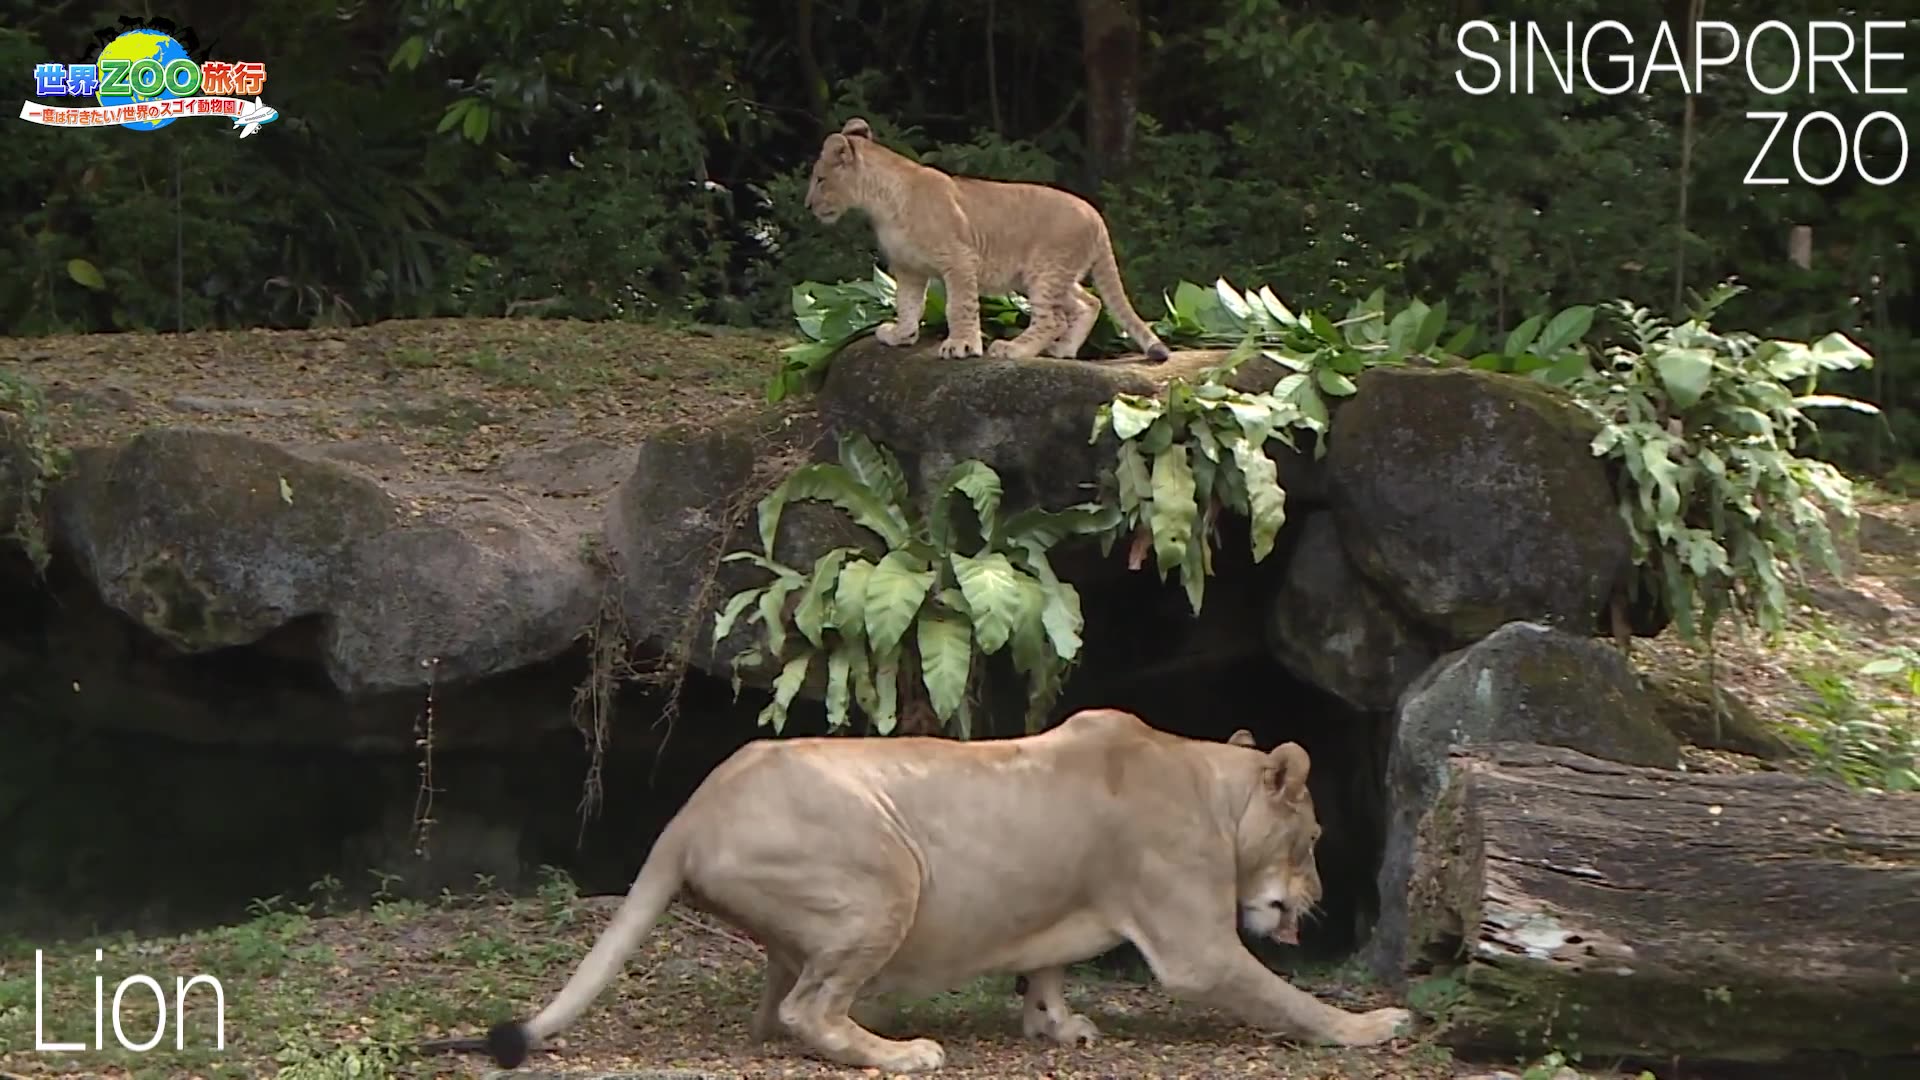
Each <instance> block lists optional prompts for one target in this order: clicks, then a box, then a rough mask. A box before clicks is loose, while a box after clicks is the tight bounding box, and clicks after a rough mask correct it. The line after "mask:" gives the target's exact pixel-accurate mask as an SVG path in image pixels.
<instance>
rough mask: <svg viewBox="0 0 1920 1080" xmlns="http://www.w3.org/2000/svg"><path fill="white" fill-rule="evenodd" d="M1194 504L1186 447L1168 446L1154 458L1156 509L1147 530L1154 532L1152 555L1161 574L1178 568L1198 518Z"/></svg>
mask: <svg viewBox="0 0 1920 1080" xmlns="http://www.w3.org/2000/svg"><path fill="white" fill-rule="evenodd" d="M1199 514H1200V511H1199V507H1197V506H1195V505H1194V501H1193V470H1192V469H1191V468H1190V467H1189V466H1188V465H1187V448H1186V446H1185V445H1176V446H1171V447H1169V448H1168V449H1167V450H1166V452H1164V453H1161V454H1158V455H1156V456H1155V457H1154V459H1153V507H1152V509H1151V510H1150V511H1149V512H1148V515H1147V523H1148V527H1149V528H1150V529H1152V530H1153V556H1154V560H1155V561H1156V562H1157V563H1158V564H1159V566H1160V573H1161V576H1162V577H1165V575H1166V572H1167V571H1168V570H1170V569H1172V568H1173V567H1174V566H1176V565H1178V563H1179V561H1180V559H1181V558H1182V557H1183V556H1184V555H1185V553H1186V550H1187V544H1188V542H1189V541H1190V540H1191V539H1192V538H1193V530H1194V527H1195V525H1196V524H1197V522H1198V519H1199Z"/></svg>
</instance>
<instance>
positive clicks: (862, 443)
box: [840, 271, 907, 507]
mask: <svg viewBox="0 0 1920 1080" xmlns="http://www.w3.org/2000/svg"><path fill="white" fill-rule="evenodd" d="M878 272H879V271H875V273H878ZM840 463H841V464H842V465H845V466H846V467H847V472H849V473H851V474H852V475H853V478H854V479H855V480H857V481H859V483H860V484H861V486H863V487H865V488H866V489H867V490H868V491H871V492H873V493H874V494H875V495H877V496H879V497H880V498H881V499H884V500H886V501H887V502H889V503H892V504H893V505H894V506H896V507H904V506H905V504H906V501H907V474H906V473H905V472H903V471H902V470H901V468H900V462H899V461H898V460H897V459H896V458H895V457H894V456H893V452H892V451H891V450H888V449H887V448H886V447H884V446H879V445H877V444H875V443H874V441H873V440H872V439H869V438H867V437H866V436H865V435H860V434H857V433H856V434H851V435H844V436H842V437H841V438H840Z"/></svg>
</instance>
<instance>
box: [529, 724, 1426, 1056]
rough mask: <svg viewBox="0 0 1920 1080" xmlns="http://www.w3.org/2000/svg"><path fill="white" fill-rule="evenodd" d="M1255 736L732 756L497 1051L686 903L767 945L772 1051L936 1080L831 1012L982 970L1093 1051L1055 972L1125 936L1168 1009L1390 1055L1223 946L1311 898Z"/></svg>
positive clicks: (767, 1026) (573, 1002) (785, 745)
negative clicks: (554, 992) (1013, 986)
mask: <svg viewBox="0 0 1920 1080" xmlns="http://www.w3.org/2000/svg"><path fill="white" fill-rule="evenodd" d="M1252 742H1253V740H1252V738H1251V736H1249V735H1247V733H1246V732H1244V731H1242V732H1238V733H1236V734H1235V736H1234V738H1233V739H1232V740H1230V741H1229V742H1228V743H1209V742H1202V741H1199V740H1194V739H1186V738H1181V737H1178V736H1175V735H1171V734H1168V733H1166V732H1162V731H1157V730H1155V729H1153V728H1151V727H1149V726H1147V725H1146V724H1145V723H1143V722H1142V721H1141V720H1140V719H1139V718H1137V717H1135V716H1133V715H1131V714H1129V713H1125V712H1120V711H1117V710H1112V709H1092V710H1086V711H1082V712H1079V713H1076V714H1074V715H1073V716H1071V717H1069V718H1067V720H1066V721H1065V722H1063V723H1062V724H1060V725H1059V726H1058V727H1055V728H1053V729H1052V730H1050V731H1046V732H1042V733H1041V734H1038V735H1032V736H1027V737H1024V738H1015V739H994V740H985V741H978V742H961V741H957V740H950V739H939V738H918V737H900V736H895V737H891V738H885V737H882V738H864V739H863V738H845V737H842V738H793V739H777V740H759V741H755V742H752V743H749V744H748V745H747V746H745V747H743V748H742V749H741V750H739V751H738V752H737V753H735V754H734V755H733V756H732V757H730V758H729V759H727V760H726V761H725V762H723V763H721V765H720V766H719V768H717V769H715V770H714V771H713V773H712V774H711V775H710V776H709V777H708V778H707V779H706V781H705V782H703V783H702V784H701V785H700V787H699V789H698V790H696V791H695V792H694V794H693V797H692V798H691V799H689V800H688V801H687V803H686V805H685V806H684V807H683V808H682V809H681V811H680V812H679V813H678V814H677V815H676V816H675V817H674V819H673V820H672V821H671V822H669V823H668V825H667V827H666V829H665V830H664V831H663V832H662V833H661V836H660V839H659V840H658V841H657V842H656V843H655V845H654V848H653V851H652V852H651V853H650V854H649V855H648V857H647V861H646V865H645V866H644V867H643V868H642V869H641V871H640V874H639V877H638V878H637V879H635V881H634V883H633V888H632V891H631V892H630V893H629V894H628V896H627V900H626V901H625V903H624V904H623V905H622V906H621V908H620V910H619V912H618V913H617V914H616V915H615V916H614V918H613V921H612V923H611V924H610V925H609V926H608V927H607V929H606V930H605V931H604V932H603V933H602V934H601V936H600V940H599V941H598V942H597V943H595V945H594V947H593V950H592V951H591V952H590V953H589V954H588V955H587V958H586V959H585V960H584V961H583V962H582V963H581V965H580V968H579V970H578V971H576V972H575V973H574V975H573V978H572V979H570V980H569V981H568V983H567V985H566V987H565V988H564V989H562V990H561V991H560V994H559V996H558V997H557V998H555V1000H554V1001H553V1003H552V1004H550V1005H548V1006H547V1007H546V1008H545V1009H544V1010H542V1011H541V1012H540V1013H539V1015H537V1016H535V1017H533V1019H532V1020H530V1021H528V1022H526V1023H525V1024H522V1025H519V1026H518V1031H517V1032H516V1033H515V1034H516V1035H518V1036H521V1037H523V1038H524V1042H523V1045H527V1046H533V1047H537V1046H539V1045H541V1042H542V1040H544V1039H546V1038H548V1037H550V1036H552V1035H553V1034H554V1033H555V1032H557V1031H560V1030H561V1029H562V1028H564V1027H566V1026H567V1025H568V1024H570V1023H572V1022H573V1021H574V1019H575V1018H577V1017H578V1016H579V1015H580V1014H581V1013H582V1012H583V1011H584V1010H585V1009H586V1008H587V1006H588V1004H589V1003H590V1002H591V1001H592V1000H593V998H594V997H595V995H597V994H598V993H599V992H600V991H601V990H603V989H604V988H605V987H606V986H607V984H608V983H610V982H611V981H612V980H613V979H614V977H615V976H616V975H617V974H618V973H619V971H620V969H621V967H622V965H623V963H624V961H625V959H626V957H627V956H628V954H629V953H631V952H632V951H633V949H634V948H635V947H636V946H637V945H638V944H639V943H640V941H641V940H642V939H643V938H644V937H645V936H646V934H647V931H648V929H649V928H650V927H651V926H652V925H653V923H654V921H655V920H656V919H658V918H659V917H660V915H661V914H662V913H663V912H664V910H665V909H666V907H667V905H668V903H669V901H671V899H672V898H673V897H674V895H675V894H676V892H677V891H678V890H680V889H681V888H683V887H684V888H685V889H686V890H687V891H688V892H689V893H691V894H692V896H693V898H694V899H695V901H696V902H697V903H698V904H699V905H700V906H701V907H703V908H705V909H707V910H710V911H714V912H718V913H720V914H721V915H722V916H724V917H725V918H726V919H727V920H728V921H730V922H732V923H734V924H735V925H737V926H739V927H741V928H743V929H745V930H746V931H747V932H749V933H751V934H752V935H753V936H754V937H756V938H757V939H759V940H760V941H761V942H762V943H764V944H765V946H766V948H767V981H766V988H765V994H764V996H763V998H762V1000H761V1003H760V1007H759V1010H758V1012H757V1014H756V1015H755V1017H754V1020H753V1023H752V1026H751V1032H752V1034H753V1036H754V1037H755V1038H756V1039H765V1038H770V1037H772V1036H775V1035H780V1034H787V1035H792V1036H795V1037H797V1038H798V1039H799V1040H800V1041H801V1042H802V1043H803V1044H805V1046H806V1047H808V1048H809V1049H810V1050H812V1051H813V1052H814V1053H815V1054H818V1055H819V1056H821V1057H823V1058H826V1059H828V1060H830V1061H835V1062H839V1063H842V1064H846V1065H853V1066H857V1067H871V1068H880V1069H884V1070H886V1071H888V1072H908V1071H918V1070H926V1069H935V1068H939V1067H940V1066H941V1065H942V1064H944V1062H945V1060H946V1052H945V1050H944V1049H943V1048H942V1047H941V1046H940V1044H939V1043H937V1042H935V1041H933V1040H932V1039H926V1038H908V1039H904V1040H895V1039H889V1038H883V1037H881V1036H879V1035H876V1034H874V1033H873V1031H871V1030H870V1027H869V1026H867V1025H863V1024H862V1023H861V1022H859V1021H856V1020H855V1019H853V1017H852V1016H850V1015H849V1010H850V1009H853V1007H854V1006H855V1005H856V1002H857V1001H858V1003H859V1004H860V1005H862V1006H865V1005H867V1004H868V1003H869V1002H870V1001H871V999H872V998H873V997H874V996H875V995H879V994H894V993H905V994H911V995H916V996H917V995H923V994H930V993H936V992H939V991H942V990H946V989H950V988H954V987H957V986H959V985H962V984H964V983H966V982H967V981H969V980H971V979H974V978H976V977H978V976H981V975H986V974H990V973H996V972H999V973H1008V972H1013V973H1025V975H1026V980H1027V991H1026V1002H1025V1007H1024V1010H1023V1018H1022V1028H1023V1030H1025V1031H1026V1032H1027V1033H1028V1034H1029V1035H1032V1036H1035V1037H1043V1038H1048V1039H1052V1040H1054V1041H1056V1042H1060V1043H1063V1044H1075V1043H1081V1042H1091V1041H1092V1040H1093V1038H1094V1037H1095V1036H1096V1034H1097V1031H1096V1029H1095V1028H1094V1026H1093V1024H1092V1022H1091V1021H1089V1020H1088V1019H1087V1018H1086V1017H1084V1016H1081V1015H1078V1014H1075V1013H1073V1012H1072V1011H1071V1010H1069V1009H1068V1008H1067V1004H1066V1000H1065V998H1064V996H1063V993H1062V990H1063V986H1064V980H1065V967H1066V965H1068V964H1071V963H1075V962H1077V961H1080V960H1084V959H1087V958H1090V957H1093V956H1096V955H1098V954H1099V953H1101V952H1104V951H1106V950H1107V949H1110V948H1112V947H1114V946H1116V945H1118V944H1120V943H1121V942H1123V941H1131V942H1132V943H1133V944H1134V945H1135V946H1136V947H1138V948H1139V950H1140V952H1141V953H1142V954H1143V955H1144V956H1145V957H1146V960H1147V963H1148V964H1149V965H1150V966H1151V968H1152V970H1153V973H1154V975H1155V977H1156V978H1157V979H1158V980H1159V982H1160V983H1161V984H1162V985H1164V986H1166V987H1167V988H1168V989H1170V990H1171V991H1173V992H1174V993H1175V994H1177V995H1180V996H1182V997H1185V998H1190V999H1192V1000H1195V1001H1197V1002H1200V1003H1203V1004H1206V1005H1210V1006H1213V1007H1216V1008H1219V1009H1221V1010H1223V1011H1225V1012H1228V1013H1230V1014H1233V1015H1236V1016H1238V1017H1240V1018H1241V1019H1242V1020H1244V1021H1245V1022H1247V1023H1249V1024H1253V1025H1256V1026H1258V1027H1261V1028H1264V1029H1267V1030H1270V1031H1274V1032H1279V1033H1282V1034H1286V1035H1290V1036H1293V1037H1296V1038H1298V1039H1302V1040H1306V1041H1310V1042H1316V1043H1331V1044H1338V1045H1345V1046H1364V1045H1371V1044H1375V1043H1379V1042H1383V1041H1386V1040H1388V1039H1391V1038H1393V1037H1394V1036H1395V1035H1396V1034H1398V1033H1399V1032H1400V1031H1401V1030H1402V1027H1403V1025H1404V1024H1405V1023H1406V1021H1407V1020H1408V1014H1407V1012H1406V1010H1404V1009H1395V1008H1385V1009H1376V1010H1374V1011H1372V1012H1367V1013H1351V1012H1346V1011H1344V1010H1342V1009H1339V1008H1336V1007H1334V1006H1332V1005H1328V1004H1325V1003H1323V1002H1321V1001H1319V1000H1318V999H1316V998H1314V997H1313V996H1312V995H1311V994H1308V993H1306V992H1304V991H1301V990H1299V989H1296V988H1295V987H1293V986H1292V985H1290V984H1289V983H1288V982H1287V981H1286V980H1284V979H1282V978H1281V977H1280V976H1278V975H1276V974H1274V973H1273V972H1272V971H1270V970H1268V969H1267V967H1266V966H1265V965H1263V964H1261V962H1260V961H1259V960H1258V959H1257V958H1255V957H1254V956H1253V954H1251V953H1250V952H1248V951H1247V949H1246V947H1245V945H1243V944H1242V943H1241V940H1240V937H1239V935H1238V933H1237V932H1236V925H1239V926H1244V927H1245V928H1246V929H1247V930H1248V931H1249V932H1251V933H1255V934H1262V935H1265V936H1267V937H1269V938H1272V939H1274V940H1277V941H1285V942H1291V941H1295V940H1297V933H1296V927H1297V923H1298V920H1299V918H1300V916H1301V914H1302V913H1304V912H1305V911H1307V910H1308V909H1310V908H1311V907H1312V906H1313V905H1314V904H1316V903H1317V902H1318V901H1319V898H1320V878H1319V875H1318V873H1317V871H1316V868H1315V864H1314V855H1313V846H1314V842H1315V841H1316V840H1317V839H1318V837H1319V834H1320V827H1319V825H1318V823H1317V822H1316V821H1315V819H1314V813H1313V801H1312V799H1311V797H1310V796H1309V795H1308V794H1307V772H1308V759H1307V754H1306V752H1305V751H1304V750H1302V749H1301V748H1300V747H1299V746H1298V745H1296V744H1294V743H1286V744H1284V745H1282V746H1280V747H1278V748H1276V749H1274V750H1273V751H1271V752H1262V751H1260V750H1258V749H1257V748H1253V746H1252ZM861 999H866V1000H861ZM856 1011H858V1012H860V1013H861V1014H862V1015H866V1014H867V1013H868V1010H866V1009H864V1008H862V1009H859V1010H856ZM869 1024H871V1021H869ZM507 1026H511V1025H507Z"/></svg>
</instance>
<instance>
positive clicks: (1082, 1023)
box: [1020, 967, 1100, 1046]
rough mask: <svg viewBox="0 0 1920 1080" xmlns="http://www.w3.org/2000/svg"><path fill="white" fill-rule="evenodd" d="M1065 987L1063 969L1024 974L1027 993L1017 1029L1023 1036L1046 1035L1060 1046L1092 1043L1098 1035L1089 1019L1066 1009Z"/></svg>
mask: <svg viewBox="0 0 1920 1080" xmlns="http://www.w3.org/2000/svg"><path fill="white" fill-rule="evenodd" d="M1066 990H1067V969H1066V968H1059V967H1051V968H1041V969H1040V970H1039V971H1030V972H1028V973H1027V995H1026V1000H1025V1001H1024V1002H1023V1003H1022V1007H1021V1016H1020V1030H1021V1032H1022V1033H1023V1034H1025V1035H1026V1037H1027V1038H1029V1039H1038V1038H1048V1039H1052V1040H1053V1041H1054V1042H1057V1043H1059V1044H1060V1045H1061V1046H1092V1045H1093V1044H1094V1041H1095V1040H1096V1039H1098V1038H1099V1037H1100V1029H1099V1028H1097V1027H1095V1026H1094V1025H1093V1021H1091V1020H1089V1019H1087V1018H1086V1017H1085V1016H1082V1015H1081V1014H1079V1013H1077V1012H1074V1011H1073V1010H1072V1009H1071V1008H1068V1006H1067V994H1066Z"/></svg>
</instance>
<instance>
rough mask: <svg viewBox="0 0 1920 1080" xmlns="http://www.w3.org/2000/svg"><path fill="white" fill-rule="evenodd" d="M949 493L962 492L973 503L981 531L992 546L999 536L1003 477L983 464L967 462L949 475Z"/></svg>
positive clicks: (957, 466)
mask: <svg viewBox="0 0 1920 1080" xmlns="http://www.w3.org/2000/svg"><path fill="white" fill-rule="evenodd" d="M946 490H947V491H958V492H960V493H961V494H962V495H965V496H966V497H967V501H968V502H970V503H972V504H973V513H974V516H975V517H977V518H979V519H980V531H981V534H982V535H983V537H984V538H985V539H986V541H987V542H988V543H992V542H993V539H994V537H995V536H996V535H998V533H999V525H1000V474H999V473H996V472H994V471H993V470H992V469H991V468H989V467H988V466H987V464H986V463H985V462H983V461H973V460H968V461H963V462H961V463H960V464H958V465H955V466H954V467H953V471H952V472H949V473H948V474H947V483H946Z"/></svg>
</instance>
